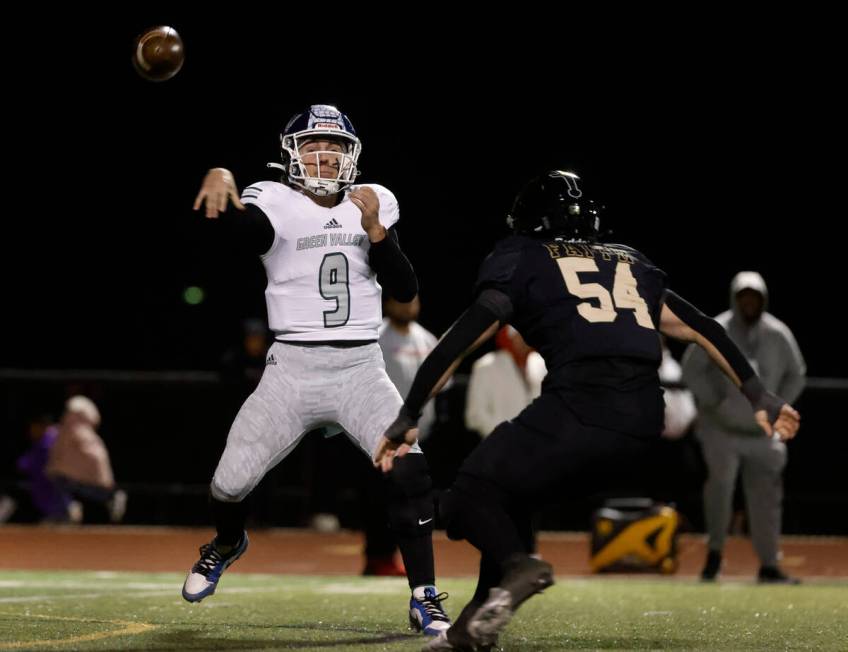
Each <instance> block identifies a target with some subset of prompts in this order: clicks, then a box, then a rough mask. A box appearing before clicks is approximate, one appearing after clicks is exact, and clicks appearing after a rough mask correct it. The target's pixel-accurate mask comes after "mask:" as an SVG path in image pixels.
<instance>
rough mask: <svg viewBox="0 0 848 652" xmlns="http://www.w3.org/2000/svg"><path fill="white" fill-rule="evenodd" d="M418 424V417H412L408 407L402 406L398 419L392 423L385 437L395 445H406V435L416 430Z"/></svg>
mask: <svg viewBox="0 0 848 652" xmlns="http://www.w3.org/2000/svg"><path fill="white" fill-rule="evenodd" d="M417 424H418V417H412V416H410V414H409V412H407V410H406V406H405V405H402V406H401V408H400V412H399V413H398V417H397V419H395V420H394V421H393V422H392V425H390V426H389V427H388V429H387V430H386V432H385V433H384V434H383V436H384V437H385V438H386V439H388V440H389V441H391V442H394V443H395V444H405V443H406V440H405V438H404V435H405V434H406V431H407V430H409V429H410V428H414V427H415V426H416V425H417Z"/></svg>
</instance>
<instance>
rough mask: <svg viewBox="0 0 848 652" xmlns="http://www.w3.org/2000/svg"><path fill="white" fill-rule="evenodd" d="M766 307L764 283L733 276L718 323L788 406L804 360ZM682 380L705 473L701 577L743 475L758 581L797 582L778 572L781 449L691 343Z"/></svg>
mask: <svg viewBox="0 0 848 652" xmlns="http://www.w3.org/2000/svg"><path fill="white" fill-rule="evenodd" d="M767 304H768V289H767V288H766V283H765V281H764V280H763V277H762V276H760V275H759V274H758V273H756V272H739V273H738V274H737V275H736V276H735V277H734V278H733V281H732V282H731V285H730V310H728V311H726V312H723V313H721V314H720V315H719V316H718V317H716V321H718V322H719V323H720V324H721V325H722V326H724V328H725V329H726V330H727V334H728V335H729V336H730V339H731V340H733V342H734V343H735V344H736V345H737V346H738V347H739V349H740V350H741V351H742V353H743V354H744V355H745V357H746V358H748V362H750V364H751V366H752V367H753V368H754V371H756V372H757V374H758V375H759V376H760V378H761V379H762V382H763V385H764V386H765V388H766V389H767V390H768V391H770V392H774V393H775V394H778V395H779V396H782V397H783V398H784V399H785V400H786V401H787V402H792V401H795V400H796V399H797V398H798V396H799V395H800V394H801V391H802V390H803V388H804V383H805V381H804V374H805V372H806V366H805V364H804V358H803V356H802V355H801V351H800V349H799V348H798V344H797V343H796V341H795V338H794V336H793V335H792V332H791V331H790V330H789V328H788V327H787V326H786V324H784V323H783V322H782V321H780V320H779V319H777V318H775V317H774V316H773V315H771V314H770V313H768V312H766V307H767ZM683 378H684V380H685V381H686V384H687V385H688V386H689V387H690V388H691V390H692V392H693V393H694V395H695V399H696V400H697V402H698V422H697V425H696V428H695V433H696V435H697V437H698V439H699V440H700V442H701V446H702V448H703V452H704V460H705V461H706V464H707V469H708V477H707V482H706V484H705V486H704V516H705V519H706V523H707V531H708V536H709V540H708V548H709V550H708V553H707V559H706V562H705V564H704V569H703V571H702V573H701V577H702V579H704V580H707V581H710V580H714V579H715V578H716V576H717V575H718V572H719V569H720V566H721V554H722V549H723V548H724V540H725V537H726V535H727V529H728V525H729V523H730V518H731V508H732V502H733V491H734V488H735V486H736V477H737V474H739V473H740V472H741V474H742V487H743V490H744V493H745V502H746V504H747V507H748V510H747V511H748V522H749V528H750V531H751V540H752V542H753V545H754V550H755V551H756V553H757V556H758V557H759V559H760V572H759V576H758V579H759V581H760V582H779V583H793V584H794V583H797V581H798V580H796V579H794V578H791V577H788V576H787V575H785V574H784V573H783V572H782V571H781V570H780V568H779V567H778V558H779V539H780V529H781V518H782V510H783V504H782V503H783V469H784V468H785V466H786V458H787V452H786V444H785V443H783V442H782V441H780V440H779V439H777V438H771V439H770V438H767V437H764V436H763V433H762V430H761V429H760V428H759V426H758V425H757V423H756V421H755V420H754V416H753V414H752V413H751V408H750V406H749V405H748V402H747V401H746V400H745V399H744V397H743V396H742V395H741V394H740V393H739V392H737V391H735V388H734V386H733V384H732V383H731V382H730V380H729V379H728V378H726V377H725V376H724V375H723V374H722V373H721V372H720V371H719V370H718V367H716V366H715V365H713V364H711V363H710V362H709V359H708V357H707V354H706V353H705V351H704V350H703V349H702V348H701V347H698V346H694V345H690V347H689V348H688V349H687V350H686V353H685V355H684V357H683Z"/></svg>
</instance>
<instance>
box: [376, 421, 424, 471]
mask: <svg viewBox="0 0 848 652" xmlns="http://www.w3.org/2000/svg"><path fill="white" fill-rule="evenodd" d="M417 439H418V428H410V429H409V430H407V431H406V434H405V435H404V442H395V441H391V440H389V439H386V438H385V437H381V438H380V443H379V445H378V446H377V451H376V452H375V453H374V466H375V467H377V468H378V469H380V470H381V471H382V472H383V473H388V472H389V471H391V470H392V467H393V466H394V463H395V458H396V457H403V456H404V455H406V454H407V453H408V452H409V449H410V448H411V446H412V444H414V443H415V442H416V440H417Z"/></svg>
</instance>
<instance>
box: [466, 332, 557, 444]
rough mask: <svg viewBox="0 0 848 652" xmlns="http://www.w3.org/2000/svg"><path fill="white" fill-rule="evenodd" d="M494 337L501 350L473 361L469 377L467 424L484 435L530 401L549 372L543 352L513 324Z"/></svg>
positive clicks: (537, 394)
mask: <svg viewBox="0 0 848 652" xmlns="http://www.w3.org/2000/svg"><path fill="white" fill-rule="evenodd" d="M495 338H496V339H495V345H496V346H497V347H498V350H496V351H493V352H491V353H487V354H486V355H484V356H483V357H482V358H480V359H479V360H477V361H476V362H475V363H474V365H473V366H472V367H471V377H470V379H469V381H468V396H467V398H466V403H465V425H466V427H467V428H468V429H469V430H475V431H476V432H479V433H480V436H481V437H486V436H488V435H489V434H490V433H491V432H492V430H494V429H495V426H497V425H498V424H499V423H501V422H502V421H508V420H509V419H512V418H513V417H516V416H518V413H519V412H521V410H523V409H524V408H525V407H527V406H528V405H530V403H531V402H532V401H533V399H535V398H536V397H537V396H539V394H540V393H541V392H542V380H543V379H544V378H545V375H546V374H547V372H548V371H547V369H546V368H545V361H544V360H543V359H542V356H541V355H539V354H538V353H537V352H536V351H534V350H533V349H531V348H530V347H529V346H527V343H526V342H525V341H524V338H523V337H521V334H520V333H519V332H518V331H517V330H515V329H514V328H513V327H512V326H509V325H507V326H504V327H503V328H501V329H500V330H499V331H498V333H497V335H496V336H495Z"/></svg>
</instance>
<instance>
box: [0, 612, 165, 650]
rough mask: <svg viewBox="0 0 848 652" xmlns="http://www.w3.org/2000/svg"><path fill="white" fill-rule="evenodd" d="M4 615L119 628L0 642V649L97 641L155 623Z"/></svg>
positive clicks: (148, 628)
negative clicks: (117, 626)
mask: <svg viewBox="0 0 848 652" xmlns="http://www.w3.org/2000/svg"><path fill="white" fill-rule="evenodd" d="M2 615H4V616H15V617H17V618H21V617H23V618H44V619H46V620H70V621H74V622H78V623H108V624H110V625H120V626H121V628H120V629H110V630H107V631H105V632H95V633H94V634H83V635H82V636H72V637H70V638H54V639H36V640H30V641H14V642H11V643H0V650H14V649H18V648H25V647H32V646H34V645H69V644H72V643H83V642H86V641H97V640H100V639H103V638H112V637H114V636H133V635H135V634H143V633H145V632H149V631H152V630H154V629H156V627H157V626H156V625H148V624H147V623H133V622H129V621H126V620H91V619H88V618H66V617H63V616H42V615H36V614H19V613H3V614H2Z"/></svg>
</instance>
